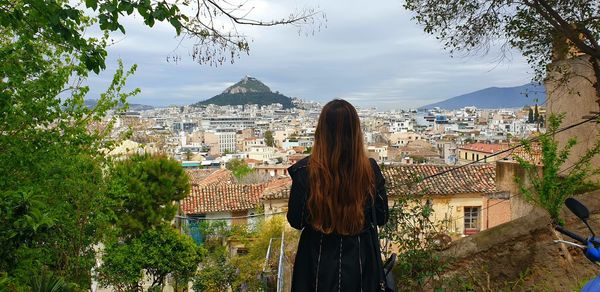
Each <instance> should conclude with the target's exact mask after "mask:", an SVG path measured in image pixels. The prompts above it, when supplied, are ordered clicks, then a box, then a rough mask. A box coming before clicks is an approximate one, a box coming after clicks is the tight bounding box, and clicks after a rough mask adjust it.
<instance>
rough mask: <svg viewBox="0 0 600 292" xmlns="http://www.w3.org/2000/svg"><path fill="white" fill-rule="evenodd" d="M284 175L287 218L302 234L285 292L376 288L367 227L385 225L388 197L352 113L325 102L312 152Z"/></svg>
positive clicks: (375, 257)
mask: <svg viewBox="0 0 600 292" xmlns="http://www.w3.org/2000/svg"><path fill="white" fill-rule="evenodd" d="M288 171H289V174H290V176H291V177H292V187H291V191H290V199H289V203H288V213H287V219H288V222H289V223H290V225H291V226H292V227H294V228H296V229H301V230H302V234H301V236H300V241H299V243H298V251H297V253H296V259H295V262H294V272H293V276H292V291H364V292H368V291H379V290H380V281H381V277H380V275H381V273H382V269H381V264H380V262H379V263H378V261H380V255H379V250H378V248H377V247H376V245H375V243H374V242H375V241H374V240H376V237H375V236H376V235H375V234H376V233H375V230H374V228H373V225H374V224H377V225H379V226H381V225H384V224H385V223H386V222H387V219H388V203H387V195H386V191H385V180H384V178H383V176H382V174H381V170H380V169H379V166H378V165H377V163H376V161H375V160H373V159H369V158H368V157H367V155H366V153H365V149H364V145H363V135H362V130H361V127H360V121H359V118H358V114H357V113H356V109H355V108H354V107H353V106H352V105H351V104H350V103H348V102H346V101H344V100H339V99H336V100H333V101H330V102H329V103H327V104H326V105H325V106H324V107H323V110H322V111H321V115H320V116H319V121H318V125H317V129H316V132H315V141H314V145H313V150H312V154H311V155H310V156H309V157H306V158H304V159H302V160H300V161H298V162H297V163H296V164H294V165H292V166H291V167H290V168H289V169H288ZM373 204H374V207H373ZM372 210H375V216H373V215H372ZM373 217H375V221H377V222H372V221H373V219H372V218H373Z"/></svg>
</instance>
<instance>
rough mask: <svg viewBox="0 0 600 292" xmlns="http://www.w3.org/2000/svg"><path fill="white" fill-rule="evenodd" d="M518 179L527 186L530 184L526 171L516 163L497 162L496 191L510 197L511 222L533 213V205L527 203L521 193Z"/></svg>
mask: <svg viewBox="0 0 600 292" xmlns="http://www.w3.org/2000/svg"><path fill="white" fill-rule="evenodd" d="M517 179H519V180H520V181H522V182H523V183H524V184H525V185H528V184H529V180H528V179H527V176H526V173H525V170H524V169H523V168H522V167H521V166H520V165H519V163H517V162H515V161H507V160H499V161H497V162H496V189H497V191H499V192H505V193H507V194H508V195H509V197H510V212H511V215H510V218H511V220H514V219H517V218H520V217H523V216H525V215H527V214H529V212H531V208H532V206H531V204H530V203H528V202H527V201H525V200H524V199H523V198H522V196H521V192H520V191H519V184H518V183H517Z"/></svg>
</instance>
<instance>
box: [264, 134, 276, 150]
mask: <svg viewBox="0 0 600 292" xmlns="http://www.w3.org/2000/svg"><path fill="white" fill-rule="evenodd" d="M265 144H267V146H269V147H275V138H274V137H273V132H272V131H266V132H265Z"/></svg>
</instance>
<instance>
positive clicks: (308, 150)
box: [302, 146, 312, 154]
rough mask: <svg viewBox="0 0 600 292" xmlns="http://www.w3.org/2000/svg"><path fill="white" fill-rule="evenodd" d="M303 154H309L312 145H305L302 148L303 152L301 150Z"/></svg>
mask: <svg viewBox="0 0 600 292" xmlns="http://www.w3.org/2000/svg"><path fill="white" fill-rule="evenodd" d="M302 153H303V154H311V153H312V147H310V146H309V147H306V149H305V150H304V152H302Z"/></svg>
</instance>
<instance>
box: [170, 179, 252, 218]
mask: <svg viewBox="0 0 600 292" xmlns="http://www.w3.org/2000/svg"><path fill="white" fill-rule="evenodd" d="M263 190H264V185H240V184H211V185H208V186H204V187H198V186H192V191H191V194H190V195H189V196H188V197H186V198H185V199H183V200H182V201H181V209H182V211H183V213H184V214H186V215H188V214H206V213H214V212H227V211H240V210H248V209H252V208H255V207H256V206H257V205H258V204H259V203H260V195H261V194H262V191H263Z"/></svg>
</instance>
